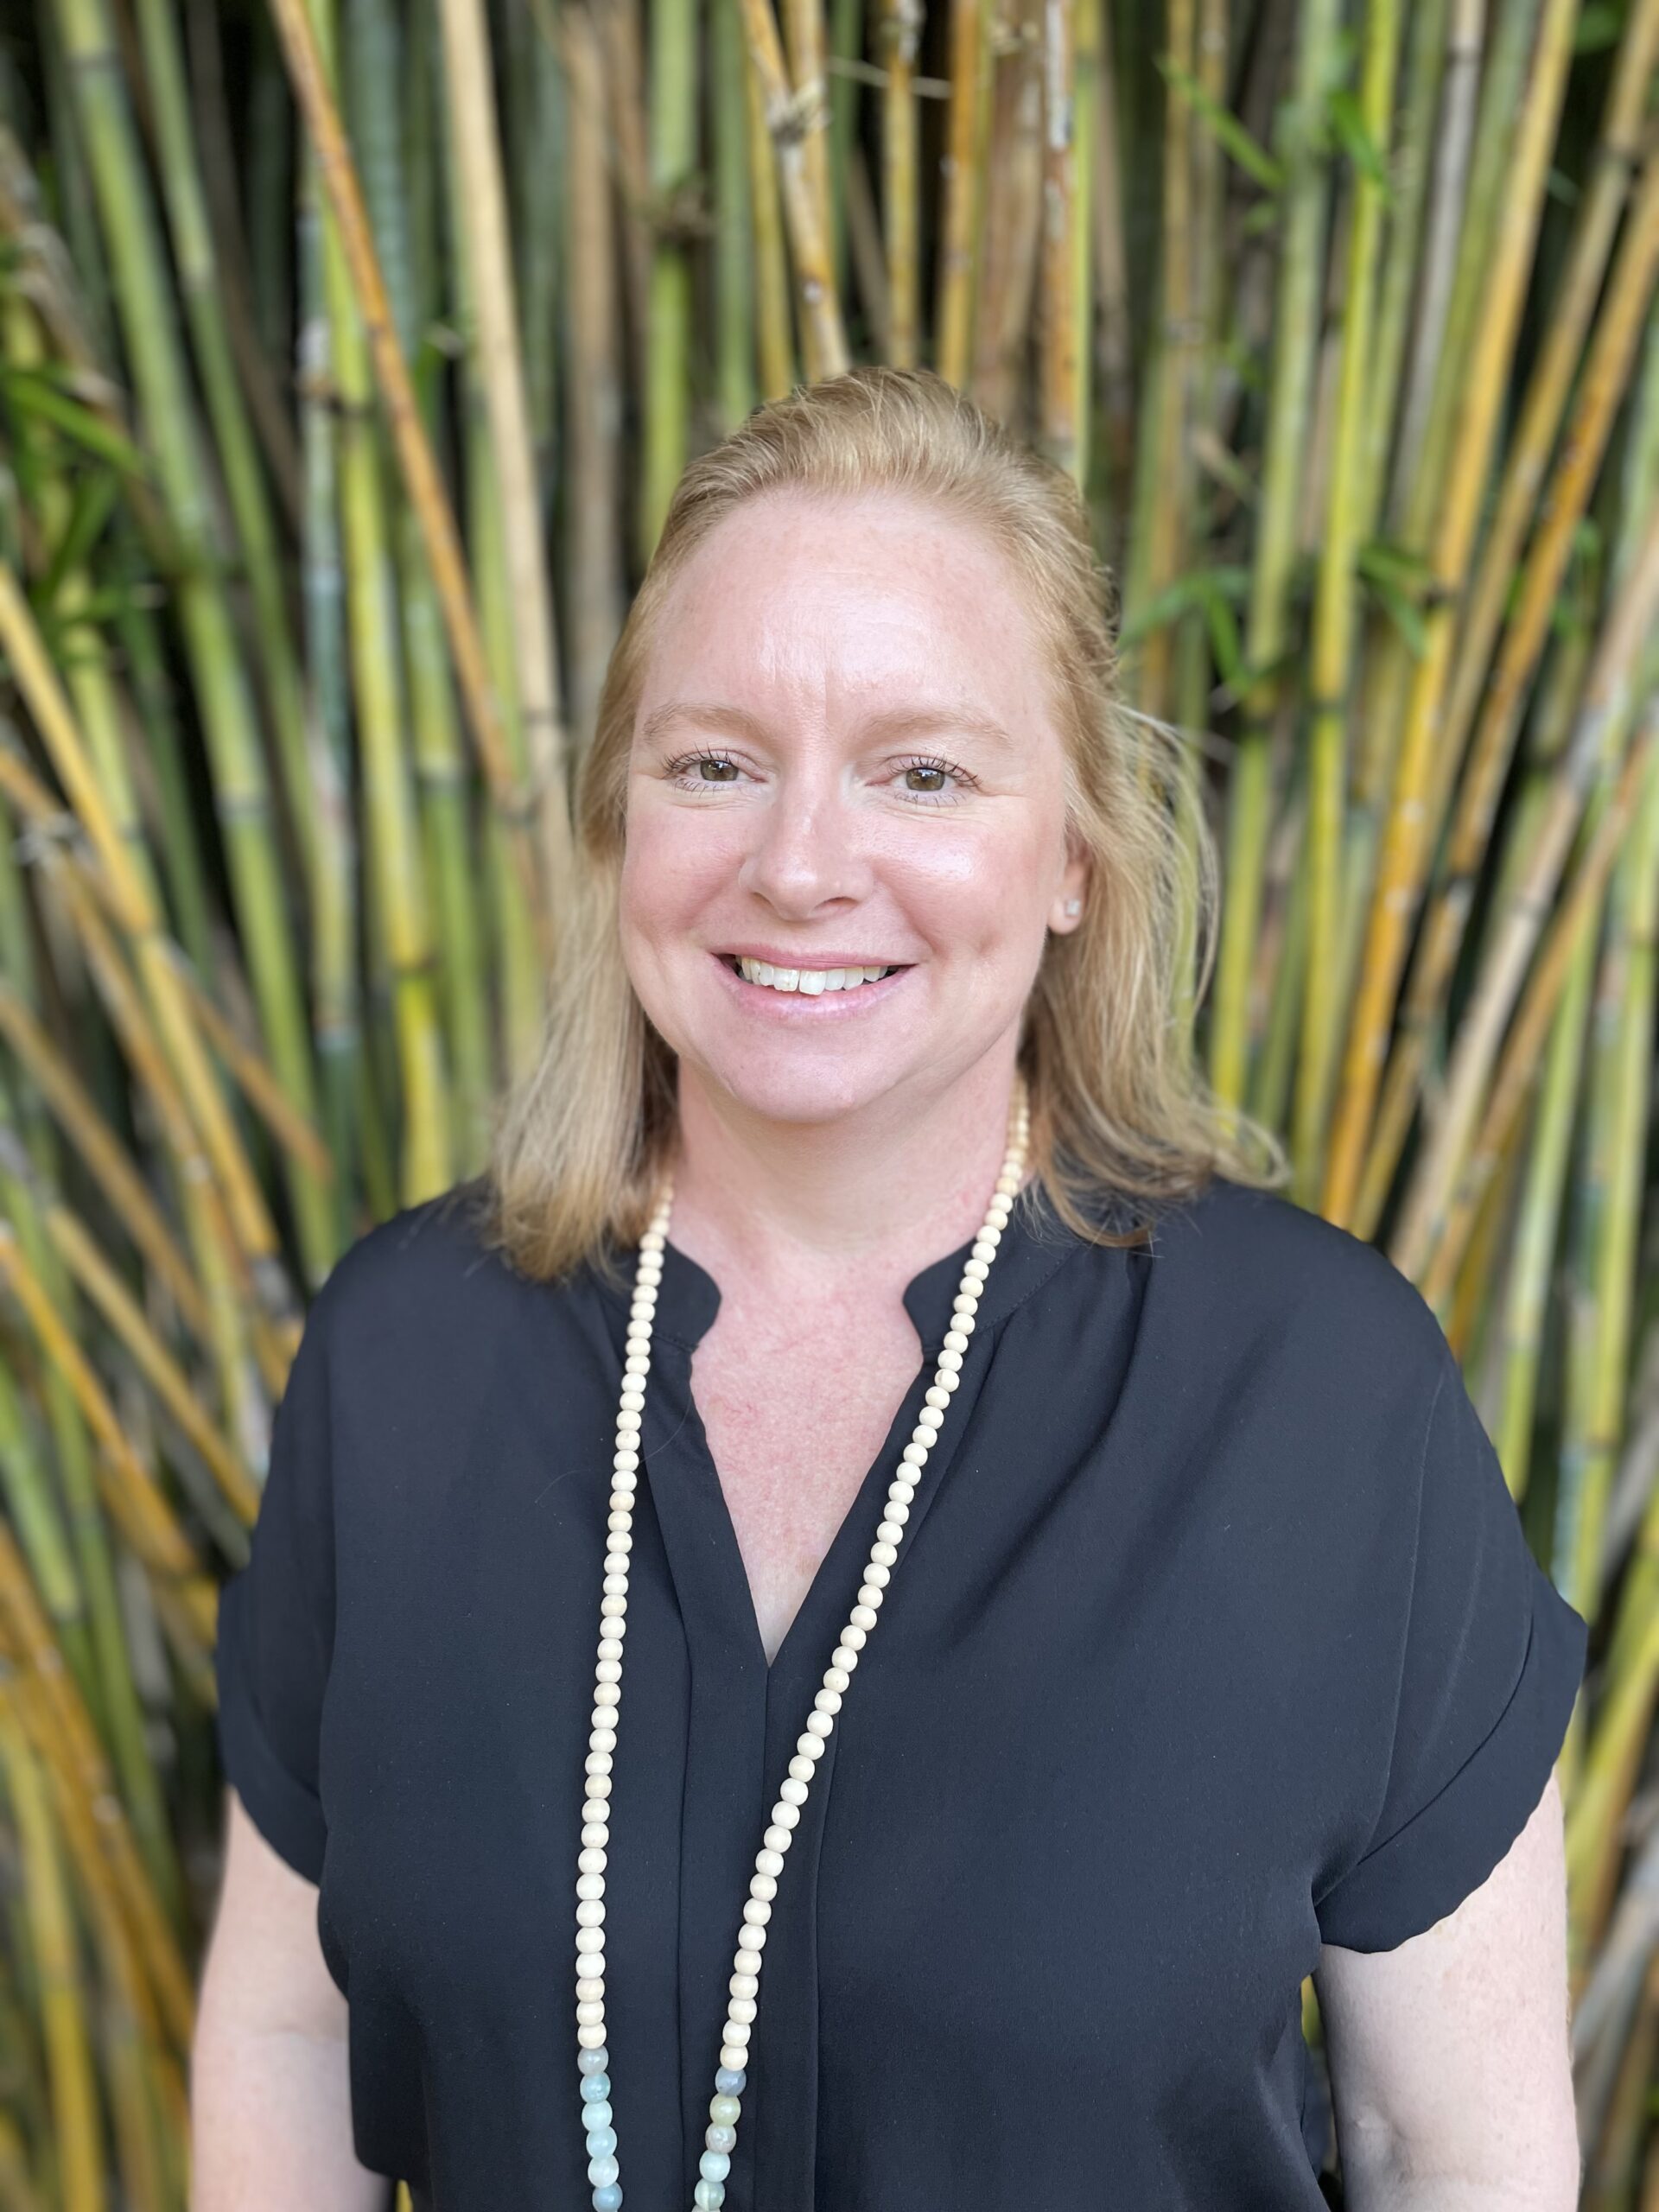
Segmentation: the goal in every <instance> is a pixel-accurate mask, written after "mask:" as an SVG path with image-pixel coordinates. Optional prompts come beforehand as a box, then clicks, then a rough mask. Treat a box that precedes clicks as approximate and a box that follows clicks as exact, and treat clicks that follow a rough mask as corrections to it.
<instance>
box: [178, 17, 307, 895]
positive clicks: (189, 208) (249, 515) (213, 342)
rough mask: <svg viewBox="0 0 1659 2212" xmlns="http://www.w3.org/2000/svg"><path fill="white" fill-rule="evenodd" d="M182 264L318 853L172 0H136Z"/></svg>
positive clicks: (260, 492) (282, 621) (277, 568)
mask: <svg viewBox="0 0 1659 2212" xmlns="http://www.w3.org/2000/svg"><path fill="white" fill-rule="evenodd" d="M136 8H137V24H138V35H139V39H140V41H141V44H142V48H143V59H144V77H145V83H146V87H147V89H148V92H149V101H150V111H151V113H152V115H153V117H154V118H155V124H156V149H157V152H158V155H159V157H160V168H161V182H162V198H163V200H164V203H165V206H166V209H167V215H168V230H169V232H170V236H171V240H172V246H173V262H174V266H175V269H176V270H177V271H178V278H179V290H180V293H181V297H182V302H183V306H184V312H185V319H186V321H187V324H188V328H189V332H190V339H191V345H192V347H193V350H194V354H195V361H196V371H197V374H198V376H199V378H200V385H201V391H202V396H203V398H204V400H205V401H206V403H207V419H208V422H209V423H210V425H211V426H212V431H213V445H214V448H215V450H216V453H217V456H218V460H219V467H221V469H222V470H223V472H224V479H225V487H226V493H228V495H229V500H230V508H231V513H232V517H233V518H234V523H235V530H236V537H237V543H238V547H239V549H240V552H241V556H242V560H243V563H244V565H245V573H246V575H247V580H248V587H249V593H250V597H251V602H252V611H253V626H254V633H255V635H256V637H257V639H258V644H259V657H260V664H261V667H262V670H263V672H264V685H265V698H266V704H267V707H268V709H269V712H270V727H271V732H272V735H273V737H274V739H275V741H276V748H277V762H278V765H279V766H280V768H281V771H282V778H283V789H284V791H285V792H286V794H287V799H288V807H289V817H290V819H291V822H292V824H293V829H294V832H295V835H296V838H297V839H298V841H299V843H300V846H301V849H302V851H303V852H305V854H306V856H307V858H308V860H309V859H312V858H313V857H314V856H313V855H311V853H310V849H309V848H310V841H311V810H310V807H309V805H308V782H307V776H306V766H307V763H306V744H305V702H304V694H303V687H302V680H301V676H300V667H299V659H298V656H297V653H296V649H295V642H294V633H293V629H292V626H291V625H290V623H289V616H288V601H287V596H286V592H285V589H284V585H283V573H282V563H281V556H280V553H279V549H278V544H277V524H276V520H275V518H274V516H273V515H272V512H271V507H270V495H269V493H268V491H267V487H266V480H265V475H264V468H263V466H262V464H261V461H260V457H259V454H258V450H257V445H256V443H255V439H254V431H253V425H252V423H251V419H250V416H249V412H248V408H247V404H246V402H245V399H244V397H243V388H242V383H241V379H240V378H239V376H238V369H237V364H236V361H235V358H234V355H233V353H232V345H231V336H230V329H229V326H228V323H227V321H226V308H225V283H224V278H223V276H222V275H221V272H220V270H219V262H218V256H217V254H216V252H215V251H214V247H213V229H212V226H211V224H210V223H209V221H208V217H207V198H206V194H205V193H204V190H203V187H202V180H201V170H200V162H199V161H198V158H197V153H196V147H195V141H194V131H193V130H192V126H191V118H190V99H189V93H188V90H187V88H186V84H185V73H184V56H183V54H182V52H181V48H180V42H179V30H178V23H177V20H176V17H175V12H174V0H136Z"/></svg>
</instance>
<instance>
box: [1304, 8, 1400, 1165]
mask: <svg viewBox="0 0 1659 2212" xmlns="http://www.w3.org/2000/svg"><path fill="white" fill-rule="evenodd" d="M1400 28H1401V23H1400V11H1399V10H1398V8H1397V6H1395V4H1394V0H1370V6H1369V7H1368V8H1367V10H1366V13H1365V32H1364V46H1363V53H1362V57H1361V63H1360V91H1359V120H1360V128H1361V129H1362V130H1363V131H1364V133H1365V135H1366V137H1367V138H1368V139H1369V140H1370V143H1371V144H1372V145H1373V146H1374V147H1376V148H1378V149H1382V148H1383V147H1385V146H1386V145H1387V143H1388V135H1389V107H1390V104H1391V102H1392V99H1393V94H1394V75H1395V58H1396V54H1397V51H1398V47H1399V40H1400ZM1382 226H1383V190H1382V186H1381V183H1380V181H1379V180H1378V179H1377V177H1376V175H1374V174H1373V173H1372V172H1371V171H1370V169H1369V168H1367V167H1366V166H1365V165H1364V164H1363V163H1359V164H1357V165H1356V167H1355V168H1354V172H1353V176H1352V179H1351V206H1350V210H1349V232H1348V263H1347V274H1346V280H1345V281H1346V285H1347V293H1346V297H1345V298H1344V302H1343V318H1342V353H1341V363H1340V371H1339V381H1338V392H1337V401H1336V422H1335V426H1334V432H1333V436H1332V452H1331V458H1330V467H1329V474H1328V480H1327V484H1326V504H1325V530H1324V533H1323V536H1322V539H1321V546H1320V553H1319V568H1318V580H1317V583H1316V587H1315V593H1314V603H1313V633H1312V639H1311V642H1310V650H1309V658H1308V690H1309V699H1308V715H1309V728H1308V737H1307V745H1308V770H1307V784H1308V810H1307V819H1306V840H1305V842H1304V845H1303V849H1302V866H1303V868H1304V869H1305V870H1306V876H1307V885H1308V905H1307V937H1308V941H1309V942H1310V943H1311V944H1315V945H1320V946H1323V945H1329V944H1335V943H1336V942H1337V940H1338V937H1339V936H1340V933H1341V925H1342V907H1343V898H1342V869H1343V860H1344V786H1345V784H1346V780H1347V776H1346V769H1347V760H1346V753H1347V730H1348V709H1349V687H1350V683H1351V677H1352V659H1353V647H1354V633H1355V627H1356V621H1355V617H1356V612H1357V608H1356V575H1355V570H1356V564H1357V560H1358V556H1359V550H1360V546H1361V543H1362V542H1363V537H1364V533H1365V517H1364V515H1363V512H1362V510H1361V508H1360V505H1359V501H1360V497H1361V493H1362V491H1363V484H1364V466H1365V457H1364V446H1363V439H1364V429H1365V407H1366V402H1367V399H1368V397H1369V385H1370V377H1371V372H1372V364H1371V336H1372V329H1373V324H1374V320H1375V308H1376V262H1377V254H1378V250H1379V245H1380V241H1381V235H1382ZM1303 973H1304V992H1303V999H1302V1033H1301V1054H1300V1059H1299V1062H1298V1066H1297V1080H1296V1100H1295V1116H1294V1130H1293V1135H1292V1160H1293V1162H1294V1168H1295V1179H1294V1183H1293V1185H1292V1192H1293V1195H1294V1197H1295V1198H1296V1199H1297V1201H1298V1203H1299V1204H1300V1205H1306V1206H1310V1207H1311V1206H1313V1205H1314V1204H1315V1202H1316V1198H1317V1193H1318V1190H1319V1179H1320V1174H1321V1170H1322V1168H1323V1165H1324V1143H1325V1117H1326V1114H1327V1111H1328V1108H1329V1103H1330V1092H1331V1080H1332V1071H1333V1069H1334V1066H1335V1061H1336V1054H1337V1051H1338V1046H1339V1045H1340V1042H1341V1034H1342V1009H1343V1003H1344V1002H1343V1001H1342V1000H1341V999H1340V998H1339V997H1338V995H1337V990H1338V986H1339V982H1340V976H1339V974H1338V970H1337V969H1336V966H1335V964H1334V963H1327V962H1326V961H1325V960H1310V961H1309V962H1307V963H1306V967H1305V969H1304V971H1303Z"/></svg>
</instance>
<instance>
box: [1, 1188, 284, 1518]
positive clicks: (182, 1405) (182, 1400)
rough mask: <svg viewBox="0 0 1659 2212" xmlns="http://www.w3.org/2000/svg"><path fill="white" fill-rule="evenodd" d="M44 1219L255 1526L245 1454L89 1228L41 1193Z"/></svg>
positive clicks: (72, 1268) (78, 1277)
mask: <svg viewBox="0 0 1659 2212" xmlns="http://www.w3.org/2000/svg"><path fill="white" fill-rule="evenodd" d="M38 1203H39V1205H40V1209H41V1220H42V1222H43V1223H44V1224H45V1226H46V1228H47V1230H48V1232H49V1234H50V1236H51V1237H52V1241H53V1243H54V1244H55V1245H56V1246H57V1248H58V1249H59V1251H60V1253H61V1254H62V1255H63V1259H64V1263H65V1265H66V1266H67V1268H68V1269H69V1272H70V1274H72V1275H73V1277H74V1279H75V1281H76V1282H77V1283H78V1284H79V1287H80V1288H81V1289H82V1290H83V1291H85V1293H86V1295H87V1297H88V1298H90V1299H91V1300H92V1303H93V1305H94V1306H97V1308H98V1310H99V1313H101V1314H102V1315H103V1316H104V1319H105V1321H107V1322H108V1324H109V1325H110V1327H111V1329H112V1330H113V1331H114V1332H115V1334H116V1335H117V1336H118V1337H119V1338H120V1339H121V1341H122V1343H123V1344H125V1346H126V1348H127V1350H128V1351H130V1353H131V1355H132V1357H133V1360H134V1362H135V1363H136V1364H137V1367H138V1369H139V1370H140V1372H141V1373H142V1374H143V1375H144V1376H146V1377H147V1378H148V1380H149V1384H150V1387H151V1389H153V1390H154V1391H155V1393H156V1396H157V1397H158V1398H159V1399H160V1400H161V1401H162V1404H163V1405H164V1406H165V1407H166V1408H167V1409H168V1413H170V1414H172V1416H173V1418H174V1420H175V1421H176V1422H177V1423H178V1425H179V1427H181V1429H182V1430H183V1431H184V1433H185V1434H186V1435H187V1436H188V1438H189V1440H190V1441H191V1442H192V1443H193V1444H194V1446H195V1447H196V1449H197V1451H198V1452H200V1454H201V1456H202V1458H203V1459H204V1460H206V1462H207V1465H208V1467H209V1468H210V1469H211V1470H212V1471H213V1478H214V1480H215V1481H216V1482H217V1483H218V1484H219V1488H220V1490H221V1491H224V1493H225V1496H226V1500H227V1501H228V1502H229V1503H230V1504H231V1505H232V1507H233V1508H234V1510H236V1512H237V1513H238V1515H239V1516H240V1517H241V1520H242V1522H243V1523H244V1524H245V1526H246V1527H248V1528H251V1527H252V1525H253V1522H254V1520H255V1518H256V1516H257V1514H258V1511H259V1490H258V1486H257V1484H256V1483H255V1482H254V1480H253V1478H252V1477H251V1475H250V1474H249V1472H248V1471H247V1469H246V1467H245V1465H243V1462H242V1459H241V1455H240V1454H239V1453H238V1452H237V1451H236V1449H235V1447H234V1446H232V1443H231V1441H230V1440H229V1438H228V1437H226V1434H225V1433H224V1431H223V1430H222V1429H221V1428H220V1427H219V1425H218V1424H217V1422H215V1421H210V1420H209V1419H208V1417H207V1414H206V1413H205V1412H204V1411H203V1409H202V1408H201V1405H200V1402H199V1400H198V1399H197V1396H196V1393H195V1390H194V1388H193V1386H192V1384H191V1382H190V1378H189V1376H188V1375H187V1374H186V1373H185V1371H184V1370H183V1369H182V1368H181V1366H180V1365H179V1363H178V1362H177V1360H175V1358H174V1357H173V1355H172V1353H171V1352H169V1351H168V1349H167V1346H166V1345H165V1344H163V1343H162V1340H161V1338H159V1337H158V1336H157V1335H156V1332H155V1330H154V1329H152V1328H151V1327H150V1325H149V1321H148V1319H146V1318H145V1314H144V1311H143V1307H142V1306H140V1305H139V1303H138V1301H137V1299H136V1298H134V1296H133V1295H132V1294H131V1292H130V1290H129V1289H128V1288H127V1287H126V1285H125V1283H124V1282H123V1281H122V1280H121V1277H120V1275H119V1274H118V1273H117V1272H116V1270H115V1268H112V1267H111V1265H110V1262H109V1261H108V1260H107V1259H106V1258H105V1255H104V1254H103V1253H102V1252H101V1251H100V1250H99V1246H98V1243H97V1240H96V1239H95V1238H94V1237H93V1236H92V1235H91V1234H90V1232H89V1231H88V1230H87V1228H86V1224H85V1223H84V1222H83V1221H82V1220H81V1219H80V1217H79V1215H78V1214H77V1213H75V1212H74V1211H73V1209H72V1208H71V1207H69V1206H67V1205H64V1203H63V1202H62V1200H61V1199H57V1198H52V1197H51V1196H50V1194H49V1193H48V1192H45V1191H44V1190H43V1191H41V1192H40V1193H39V1198H38Z"/></svg>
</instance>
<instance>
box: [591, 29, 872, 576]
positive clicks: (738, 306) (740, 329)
mask: <svg viewBox="0 0 1659 2212" xmlns="http://www.w3.org/2000/svg"><path fill="white" fill-rule="evenodd" d="M746 74H747V56H746V55H745V54H744V51H743V23H742V19H741V16H739V14H738V0H710V7H709V99H710V103H711V106H712V111H713V122H712V126H711V144H710V152H711V156H712V166H713V171H714V226H715V235H714V244H713V262H714V268H713V277H714V286H715V408H716V410H717V415H718V420H719V423H720V427H721V432H722V433H723V434H724V433H729V432H731V431H733V430H734V429H736V428H737V426H738V424H739V423H741V421H742V420H743V418H744V416H746V415H747V413H748V412H749V410H750V409H751V408H752V407H753V405H754V404H755V398H756V392H755V380H754V372H755V356H754V346H755V323H754V315H755V270H754V215H753V207H752V205H751V191H750V181H749V147H750V141H749V121H748V116H749V104H748V92H747V86H746V83H745V78H746ZM573 169H574V163H573ZM837 205H839V195H838V196H837ZM602 258H603V257H602V256H601V255H595V256H594V259H595V260H600V259H602ZM604 328H605V326H604V325H603V324H601V334H602V333H603V330H604ZM573 336H575V331H574V330H573ZM571 573H572V574H573V575H576V576H580V575H581V574H582V570H581V569H580V567H578V566H575V565H574V564H573V567H572V570H571Z"/></svg>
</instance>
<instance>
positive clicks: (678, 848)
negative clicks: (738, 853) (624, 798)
mask: <svg viewBox="0 0 1659 2212" xmlns="http://www.w3.org/2000/svg"><path fill="white" fill-rule="evenodd" d="M730 842H731V841H730V840H729V839H728V838H724V837H722V836H721V835H720V833H719V826H718V825H717V824H715V823H708V822H695V821H690V820H688V819H687V818H686V817H684V816H683V815H681V816H675V815H666V814H665V815H653V814H652V813H651V812H650V811H649V810H645V811H642V813H641V814H640V815H639V817H630V819H629V822H628V826H627V831H626V842H625V844H624V847H623V853H622V874H621V881H620V887H619V896H620V908H621V921H622V925H623V927H624V928H625V929H626V930H631V931H635V932H636V933H638V934H639V935H641V936H645V937H650V936H652V935H653V934H655V933H656V932H658V931H666V930H670V929H672V928H675V927H677V926H679V925H683V923H684V922H685V921H686V920H687V919H688V918H690V916H692V915H695V914H696V912H697V911H698V910H699V908H700V907H701V906H702V905H703V904H704V903H705V902H706V901H707V899H709V896H710V895H711V894H712V893H715V892H716V891H718V890H719V889H720V887H721V885H722V884H723V883H725V882H726V881H727V880H728V879H729V877H730V874H731V872H732V869H733V868H734V867H735V866H736V865H737V861H736V859H735V858H734V857H733V855H731V854H730V853H729V852H728V850H727V848H728V845H729V843H730Z"/></svg>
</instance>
